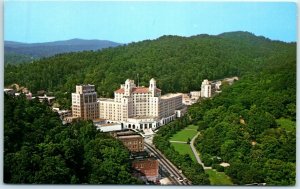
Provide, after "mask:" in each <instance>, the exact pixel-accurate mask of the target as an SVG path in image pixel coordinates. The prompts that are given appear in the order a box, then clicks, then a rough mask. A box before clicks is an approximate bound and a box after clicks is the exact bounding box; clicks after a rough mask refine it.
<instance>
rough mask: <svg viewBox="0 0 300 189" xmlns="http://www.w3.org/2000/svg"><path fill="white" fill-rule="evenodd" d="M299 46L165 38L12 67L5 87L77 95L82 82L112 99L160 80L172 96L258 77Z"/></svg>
mask: <svg viewBox="0 0 300 189" xmlns="http://www.w3.org/2000/svg"><path fill="white" fill-rule="evenodd" d="M295 52H296V44H295V43H284V42H279V41H271V40H269V39H267V38H264V37H257V36H255V35H253V34H251V33H248V32H231V33H224V34H220V35H217V36H210V35H198V36H192V37H179V36H162V37H160V38H158V39H156V40H145V41H142V42H138V43H131V44H128V45H122V46H118V47H115V48H109V49H104V50H102V51H96V52H90V51H88V52H78V53H67V54H60V55H56V56H53V57H50V58H43V59H41V60H38V61H35V62H33V63H31V64H24V65H16V66H14V65H6V66H5V85H6V86H8V85H10V84H13V83H18V84H21V85H22V86H25V87H28V88H29V89H30V90H31V91H32V92H36V91H37V90H41V89H44V90H47V91H54V92H55V91H61V92H72V91H74V86H75V85H76V84H80V83H92V84H95V85H96V88H97V91H98V94H100V95H101V96H112V95H113V91H114V90H115V89H117V88H118V87H119V85H120V84H121V83H123V82H124V81H125V80H126V78H131V79H135V80H136V79H137V78H136V75H137V74H139V76H140V84H141V85H146V86H148V81H149V80H150V79H151V78H152V77H154V78H156V79H157V82H158V87H159V88H161V89H162V90H163V92H164V93H167V92H175V91H177V92H179V91H180V92H188V91H191V90H199V89H200V85H201V82H202V80H203V79H209V80H214V79H220V78H224V77H227V76H242V75H244V74H246V73H253V72H258V71H260V70H261V68H263V67H265V66H267V65H272V64H273V63H272V61H268V60H271V59H272V58H275V59H276V57H282V56H290V55H292V56H293V55H294V54H295Z"/></svg>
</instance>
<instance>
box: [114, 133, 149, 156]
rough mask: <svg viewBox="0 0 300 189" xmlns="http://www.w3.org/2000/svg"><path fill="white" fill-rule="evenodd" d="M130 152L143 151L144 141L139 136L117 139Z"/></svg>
mask: <svg viewBox="0 0 300 189" xmlns="http://www.w3.org/2000/svg"><path fill="white" fill-rule="evenodd" d="M117 138H118V139H119V140H120V141H122V142H123V144H124V146H126V147H127V148H128V149H129V151H131V152H141V151H144V139H143V137H142V136H141V135H137V134H135V135H125V136H118V137H117Z"/></svg>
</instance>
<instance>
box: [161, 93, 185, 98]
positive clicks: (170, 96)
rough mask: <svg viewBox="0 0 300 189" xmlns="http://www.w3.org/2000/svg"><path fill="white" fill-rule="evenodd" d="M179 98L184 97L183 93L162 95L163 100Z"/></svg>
mask: <svg viewBox="0 0 300 189" xmlns="http://www.w3.org/2000/svg"><path fill="white" fill-rule="evenodd" d="M177 96H182V93H168V94H165V95H162V96H161V98H162V99H168V98H173V97H177Z"/></svg>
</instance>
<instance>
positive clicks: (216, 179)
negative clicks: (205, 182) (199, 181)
mask: <svg viewBox="0 0 300 189" xmlns="http://www.w3.org/2000/svg"><path fill="white" fill-rule="evenodd" d="M205 173H207V174H208V175H209V180H210V183H211V185H219V186H221V185H233V183H232V181H231V180H230V177H228V176H227V175H226V174H225V173H223V172H217V171H216V170H214V169H206V170H205Z"/></svg>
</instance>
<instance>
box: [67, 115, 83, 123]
mask: <svg viewBox="0 0 300 189" xmlns="http://www.w3.org/2000/svg"><path fill="white" fill-rule="evenodd" d="M79 119H80V118H79V117H73V116H67V117H65V118H64V119H63V124H66V123H72V122H74V121H77V120H79Z"/></svg>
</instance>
